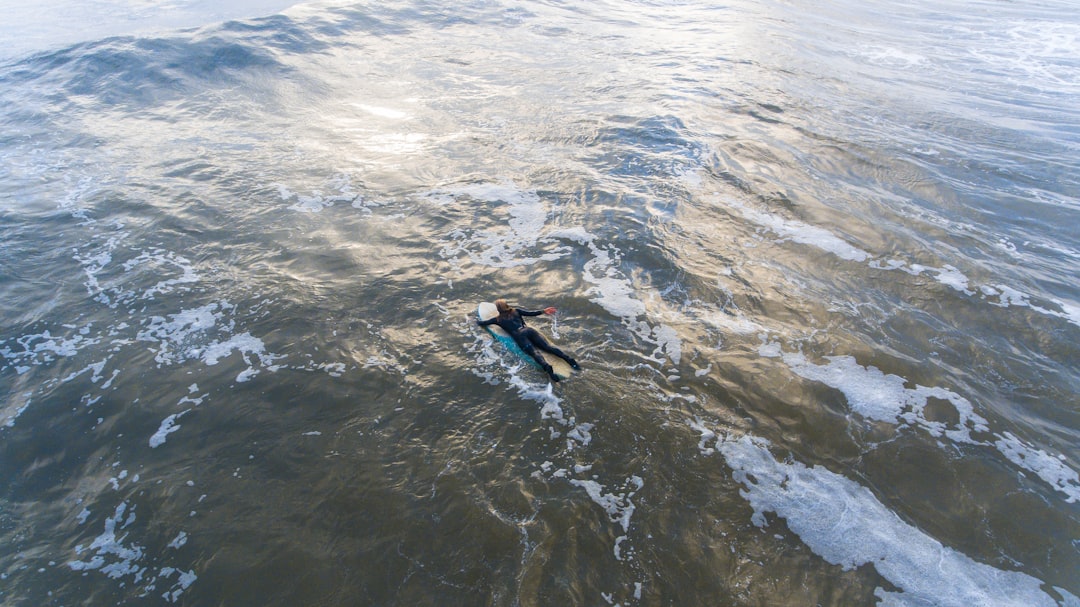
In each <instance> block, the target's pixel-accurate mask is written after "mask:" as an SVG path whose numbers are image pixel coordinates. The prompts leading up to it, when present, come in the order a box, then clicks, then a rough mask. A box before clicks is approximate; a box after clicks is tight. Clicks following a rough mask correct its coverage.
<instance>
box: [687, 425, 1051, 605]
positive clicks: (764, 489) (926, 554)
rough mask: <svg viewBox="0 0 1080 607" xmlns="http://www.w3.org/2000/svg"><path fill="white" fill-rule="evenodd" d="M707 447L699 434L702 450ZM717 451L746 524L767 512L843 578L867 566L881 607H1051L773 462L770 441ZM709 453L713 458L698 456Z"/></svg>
mask: <svg viewBox="0 0 1080 607" xmlns="http://www.w3.org/2000/svg"><path fill="white" fill-rule="evenodd" d="M711 440H713V435H706V434H704V433H703V438H702V442H703V444H704V443H705V442H708V441H711ZM715 441H716V442H715V451H717V452H719V453H720V454H721V455H722V456H723V457H724V460H725V462H726V463H727V465H728V466H729V467H731V469H732V474H733V477H734V478H735V479H736V480H737V481H738V482H740V483H741V484H742V485H743V486H744V490H743V491H742V492H741V495H742V496H743V497H744V498H745V499H746V500H747V501H748V502H749V503H750V505H751V507H753V509H754V514H753V516H752V520H753V522H754V524H756V525H757V526H759V527H763V528H764V527H765V526H767V524H768V523H767V519H766V517H765V513H766V512H773V513H775V514H776V515H777V516H779V517H781V518H783V519H784V520H785V522H786V523H787V526H788V528H789V529H790V530H791V531H792V532H793V533H795V534H796V535H798V536H799V538H800V539H801V540H802V542H803V543H805V544H806V545H807V546H808V547H809V548H810V549H811V550H813V551H814V553H815V554H817V555H819V556H821V557H822V558H824V559H825V560H826V561H828V562H829V563H832V564H834V565H839V566H841V567H842V568H844V569H845V570H850V569H854V568H856V567H861V566H864V565H870V566H872V567H874V569H875V570H877V572H878V574H880V575H881V576H882V577H884V578H885V579H887V580H888V581H889V583H891V584H892V585H893V586H896V587H897V588H898V589H899V590H898V591H896V592H890V591H886V590H884V589H882V588H878V589H877V591H876V593H875V594H876V595H877V596H878V598H879V599H881V600H882V601H883V604H890V605H940V606H943V607H952V606H955V607H969V606H970V605H1025V606H1029V607H1044V606H1045V607H1054V606H1056V605H1057V603H1056V602H1055V601H1054V599H1053V598H1051V597H1050V596H1049V595H1047V594H1046V593H1045V592H1043V591H1042V589H1041V586H1042V582H1041V581H1040V580H1038V579H1036V578H1034V577H1032V576H1030V575H1027V574H1025V573H1021V572H1017V571H1005V570H1002V569H996V568H994V567H991V566H989V565H985V564H983V563H979V562H977V561H975V560H973V559H971V558H969V557H968V556H966V555H964V554H961V553H959V552H957V551H955V550H953V549H951V548H949V547H947V546H944V545H942V544H941V542H939V541H937V540H935V539H934V538H932V537H930V536H928V535H927V534H925V533H923V532H922V531H921V530H920V529H918V528H916V527H913V526H912V525H910V524H908V523H906V522H904V521H903V520H901V519H900V517H899V516H897V515H896V514H895V513H894V512H892V511H891V510H889V509H888V508H887V507H886V506H885V505H884V504H882V503H881V502H880V501H879V500H878V499H877V497H875V496H874V494H873V493H872V492H871V491H870V490H868V489H866V488H865V487H863V486H861V485H859V484H858V483H856V482H854V481H851V480H848V479H847V478H845V477H843V476H841V475H839V474H836V473H834V472H831V471H829V470H827V469H826V468H823V467H821V466H814V467H812V468H808V467H807V466H805V465H804V464H802V463H800V462H793V461H790V460H789V461H785V462H779V461H777V460H776V459H775V458H774V457H773V456H772V454H771V453H770V452H769V450H768V445H769V443H768V441H766V440H764V439H760V438H755V437H750V436H744V437H741V438H733V437H718V438H716V439H715ZM703 453H712V451H708V452H706V451H703Z"/></svg>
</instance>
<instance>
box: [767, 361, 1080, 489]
mask: <svg viewBox="0 0 1080 607" xmlns="http://www.w3.org/2000/svg"><path fill="white" fill-rule="evenodd" d="M758 353H759V354H760V355H761V356H764V357H770V358H782V359H783V361H784V363H785V364H786V365H788V367H789V368H790V369H791V370H792V371H793V372H794V373H795V374H796V375H798V376H800V377H802V378H804V379H808V380H811V381H817V382H821V383H823V384H825V385H827V386H829V387H831V388H835V389H837V390H839V391H841V392H842V393H843V394H844V397H845V398H846V400H847V402H848V405H849V406H850V407H851V409H852V410H853V411H855V412H856V413H858V414H859V415H862V416H863V417H866V418H868V419H873V420H877V421H884V422H888V423H892V424H908V425H912V426H917V427H920V428H923V429H924V430H926V431H927V432H928V433H930V434H931V435H932V436H938V437H941V436H944V437H947V438H949V439H951V440H953V441H955V442H957V443H961V444H972V445H982V446H987V447H994V448H996V449H997V450H998V451H1000V452H1001V453H1002V454H1003V455H1004V456H1005V457H1006V458H1007V459H1008V460H1009V461H1011V462H1012V463H1013V464H1015V465H1017V466H1019V467H1021V468H1023V469H1025V470H1028V471H1029V472H1032V473H1034V474H1035V475H1037V476H1038V477H1039V478H1041V479H1042V480H1044V481H1045V482H1046V483H1048V484H1049V485H1050V486H1052V487H1053V488H1054V489H1055V490H1057V491H1060V492H1061V493H1063V494H1065V495H1066V497H1067V500H1066V501H1068V502H1075V501H1078V500H1080V474H1078V473H1077V472H1076V471H1075V470H1073V469H1071V468H1069V467H1068V466H1067V465H1066V464H1065V462H1064V461H1063V460H1062V458H1060V457H1055V456H1053V455H1051V454H1049V453H1047V452H1046V451H1044V450H1042V449H1038V448H1036V447H1034V446H1032V445H1029V444H1027V443H1025V442H1024V441H1022V440H1020V439H1019V438H1017V437H1016V436H1014V435H1013V434H1011V433H1009V432H1005V433H1004V434H994V435H992V436H993V438H992V439H990V440H983V439H978V438H975V437H973V436H972V434H973V433H976V434H978V433H984V434H987V433H990V427H989V424H988V422H987V420H986V419H984V418H983V417H981V416H980V415H979V414H977V413H976V412H975V407H974V405H973V404H972V403H971V402H970V401H969V400H968V399H966V398H964V397H963V396H960V395H959V394H956V393H955V392H952V391H951V390H947V389H945V388H941V387H926V386H919V385H916V386H915V387H913V388H909V387H907V384H908V383H909V382H908V381H907V380H906V379H904V378H902V377H900V376H898V375H893V374H891V373H890V374H886V373H883V372H882V371H881V370H880V369H877V368H876V367H872V366H866V367H864V366H862V365H860V364H859V363H858V362H857V361H856V360H855V358H854V357H851V356H828V357H825V360H827V361H828V363H827V364H824V365H817V364H814V363H811V362H810V361H808V360H807V359H806V357H805V356H804V355H803V354H802V353H799V352H792V353H785V352H784V351H783V349H782V348H781V347H780V345H779V344H777V343H775V342H766V343H763V344H762V346H761V347H760V348H759V349H758ZM931 398H933V399H937V400H939V401H946V402H948V403H950V404H951V405H952V406H953V408H954V409H955V411H956V413H957V416H958V423H957V424H956V425H955V426H952V425H950V424H946V423H944V422H936V421H931V420H929V419H927V417H926V406H927V404H928V403H929V399H931Z"/></svg>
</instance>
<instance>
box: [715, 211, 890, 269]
mask: <svg viewBox="0 0 1080 607" xmlns="http://www.w3.org/2000/svg"><path fill="white" fill-rule="evenodd" d="M725 203H726V204H727V205H728V206H730V207H732V208H735V209H738V211H739V212H740V213H742V216H743V217H744V218H746V219H747V220H749V221H751V222H753V223H756V224H757V225H759V226H761V227H763V228H765V229H767V230H769V231H771V232H773V233H774V234H776V235H777V236H780V238H781V239H782V240H791V241H792V242H797V243H799V244H805V245H810V246H813V247H816V248H818V249H821V250H822V251H825V252H827V253H832V254H833V255H836V256H837V257H839V258H841V259H846V260H848V261H866V260H867V259H869V258H870V254H869V253H867V252H866V251H863V250H862V249H860V248H858V247H855V246H853V245H851V244H850V243H848V242H847V241H845V240H843V239H842V238H840V237H838V236H836V235H835V234H833V233H832V232H830V231H828V230H825V229H823V228H819V227H817V226H812V225H810V224H808V223H804V222H801V221H797V220H794V219H785V218H783V217H780V216H779V215H774V214H772V213H766V212H765V211H760V210H757V209H753V208H750V207H749V206H747V205H745V204H743V203H741V202H739V201H737V200H734V199H727V200H725Z"/></svg>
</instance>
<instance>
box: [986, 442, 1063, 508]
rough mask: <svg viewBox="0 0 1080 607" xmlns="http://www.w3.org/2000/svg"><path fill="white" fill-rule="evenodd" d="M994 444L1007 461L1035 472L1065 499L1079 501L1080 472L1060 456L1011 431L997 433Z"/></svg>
mask: <svg viewBox="0 0 1080 607" xmlns="http://www.w3.org/2000/svg"><path fill="white" fill-rule="evenodd" d="M995 438H996V440H995V441H994V446H996V447H997V448H998V450H999V451H1001V452H1002V453H1003V454H1005V457H1007V458H1009V461H1011V462H1012V463H1014V464H1016V465H1017V466H1020V467H1021V468H1024V469H1026V470H1030V471H1032V472H1034V473H1035V474H1037V475H1038V476H1039V478H1041V479H1043V480H1044V481H1046V482H1047V483H1049V484H1050V485H1051V486H1052V487H1054V488H1055V489H1057V490H1058V491H1060V492H1062V493H1064V494H1065V495H1067V496H1068V499H1067V500H1066V501H1068V502H1076V501H1080V474H1077V472H1076V470H1073V469H1072V468H1069V467H1068V466H1067V465H1066V464H1065V462H1064V461H1063V458H1062V457H1061V456H1054V455H1051V454H1050V453H1047V452H1046V451H1044V450H1042V449H1036V448H1035V447H1032V446H1030V445H1028V444H1026V443H1025V442H1024V441H1022V440H1020V439H1018V438H1017V437H1016V436H1015V435H1013V434H1012V433H1011V432H1004V433H1002V434H999V435H997V436H996V437H995Z"/></svg>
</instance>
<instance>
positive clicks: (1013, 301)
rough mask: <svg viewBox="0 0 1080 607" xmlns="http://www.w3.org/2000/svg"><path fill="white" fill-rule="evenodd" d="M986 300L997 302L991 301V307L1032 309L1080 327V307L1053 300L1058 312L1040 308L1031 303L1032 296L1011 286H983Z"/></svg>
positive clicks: (982, 289)
mask: <svg viewBox="0 0 1080 607" xmlns="http://www.w3.org/2000/svg"><path fill="white" fill-rule="evenodd" d="M979 290H980V291H981V292H982V294H983V297H984V298H988V299H990V298H992V299H996V300H997V301H996V302H995V301H990V302H989V303H990V304H991V305H995V306H999V307H1002V308H1008V307H1012V306H1015V307H1021V308H1030V309H1031V310H1033V311H1035V312H1038V313H1039V314H1044V315H1046V316H1053V317H1055V318H1061V319H1064V320H1066V321H1068V322H1070V323H1072V324H1074V325H1076V326H1080V306H1078V305H1075V304H1072V303H1068V302H1065V301H1062V300H1060V299H1052V300H1051V301H1052V302H1053V303H1054V304H1056V305H1057V306H1058V308H1060V309H1058V310H1054V309H1051V308H1047V307H1045V306H1040V305H1037V304H1035V303H1033V302H1032V301H1031V296H1030V295H1028V294H1027V293H1024V292H1022V291H1019V290H1017V289H1015V288H1013V287H1010V286H1009V285H1003V284H997V285H983V286H981V287H980V288H979Z"/></svg>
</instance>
